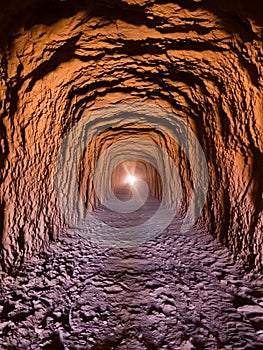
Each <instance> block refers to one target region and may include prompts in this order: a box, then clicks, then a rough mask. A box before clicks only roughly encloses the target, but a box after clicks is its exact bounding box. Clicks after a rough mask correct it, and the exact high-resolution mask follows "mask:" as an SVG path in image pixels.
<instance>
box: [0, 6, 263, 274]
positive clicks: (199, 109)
mask: <svg viewBox="0 0 263 350" xmlns="http://www.w3.org/2000/svg"><path fill="white" fill-rule="evenodd" d="M213 3H214V2H212V1H208V2H206V3H205V4H204V5H203V2H202V1H201V2H196V1H186V2H183V1H178V2H177V3H174V4H172V3H169V2H167V3H166V2H165V1H143V0H137V1H135V0H134V1H133V0H123V1H121V0H119V1H114V2H112V3H110V4H111V5H109V4H108V3H107V2H102V1H96V2H94V3H93V4H92V5H88V4H85V2H82V3H81V2H79V3H78V5H76V4H74V2H73V1H65V2H62V3H60V2H55V1H49V2H44V1H40V2H39V4H36V2H35V3H34V4H33V2H32V3H31V2H30V1H27V2H22V3H21V2H19V3H16V2H13V3H12V2H11V3H10V4H8V5H4V6H5V7H4V11H3V12H2V14H1V15H2V21H1V22H2V23H1V31H2V33H3V36H2V38H1V47H2V49H1V52H2V53H1V68H0V69H1V70H0V87H1V90H0V91H1V104H0V110H1V115H2V116H1V119H0V123H1V128H0V130H1V155H0V156H1V203H0V204H1V207H0V208H1V209H0V210H1V212H0V213H1V250H2V254H1V265H2V267H3V268H6V267H10V266H13V265H16V264H19V263H20V262H21V261H22V260H23V259H24V258H27V257H29V256H31V255H32V254H33V253H35V252H36V251H38V250H40V249H42V248H43V247H44V246H46V245H47V244H48V242H49V241H50V240H54V239H56V237H57V235H58V233H59V230H60V229H61V228H62V227H63V226H64V221H63V217H62V215H61V214H60V212H59V209H58V207H57V202H56V196H55V193H54V186H53V181H52V179H53V175H54V165H55V161H56V155H57V153H58V150H59V147H60V145H61V142H62V139H63V137H64V136H65V134H66V133H67V132H68V131H69V130H70V128H71V127H72V126H73V125H74V124H75V123H76V122H78V121H79V120H81V119H82V118H83V116H86V115H88V113H89V112H90V111H91V110H95V109H97V108H102V107H107V106H109V105H111V104H116V103H118V102H128V103H129V102H143V103H146V104H152V105H157V106H161V107H164V108H166V109H167V110H169V111H172V112H174V113H175V114H176V115H177V116H179V117H180V118H181V119H182V120H183V121H185V122H186V123H187V125H189V126H190V127H191V129H192V130H193V131H194V133H195V134H196V136H197V137H198V139H199V141H200V143H201V145H202V147H203V150H204V152H205V155H206V158H207V162H208V167H209V176H210V184H209V194H208V199H207V205H206V207H205V209H204V212H203V215H202V217H201V218H200V220H199V224H200V225H204V226H205V227H206V228H208V229H209V230H210V231H211V233H212V234H213V235H214V236H215V237H217V238H218V239H220V240H221V241H222V242H223V243H224V244H225V245H226V246H227V247H229V249H230V250H231V251H232V252H233V253H234V254H235V255H239V256H241V257H243V258H244V259H245V260H246V261H247V262H248V263H249V265H250V266H251V267H256V268H257V269H261V268H262V266H263V261H262V259H263V248H262V247H263V233H262V225H263V208H262V192H263V183H262V171H263V154H262V153H263V142H262V140H263V117H262V115H263V114H262V113H263V107H262V84H263V78H262V77H263V75H262V74H263V68H262V51H263V50H262V21H261V18H260V17H259V16H260V14H259V13H258V12H259V11H258V10H257V6H258V5H257V4H256V3H255V5H254V3H253V4H252V3H250V5H249V6H247V5H246V2H245V1H243V2H240V4H239V6H238V7H237V6H236V7H234V6H232V2H231V1H228V2H222V4H221V3H220V5H219V4H218V5H214V4H213ZM18 14H19V15H18ZM126 127H127V126H126ZM122 128H125V121H124V122H123V125H122ZM121 131H122V130H120V132H118V131H116V132H115V133H114V132H113V131H112V130H109V131H108V134H107V133H105V134H104V135H102V136H101V137H99V138H98V139H96V140H94V144H93V147H94V149H95V150H96V149H97V150H98V149H101V148H102V147H105V142H106V141H105V140H107V138H108V140H109V138H110V139H111V140H110V141H107V142H109V144H110V143H114V142H116V141H118V140H120V139H121V138H122V137H123V136H121V135H122V132H121ZM111 132H112V135H111ZM147 132H148V135H152V136H151V137H152V138H153V139H154V140H156V142H157V143H158V144H160V145H162V147H166V149H167V150H168V151H169V152H170V153H171V155H172V156H173V158H174V159H175V160H177V164H178V166H179V168H180V173H181V176H182V178H183V179H184V180H185V181H186V182H187V181H190V180H189V179H190V175H189V169H187V162H186V161H185V159H184V157H183V155H182V154H181V153H180V150H178V148H177V146H176V145H174V144H173V142H172V141H171V140H169V139H166V140H165V139H164V138H163V139H162V136H160V135H158V134H156V133H155V132H154V130H148V131H147ZM128 133H129V130H128ZM130 133H131V134H134V133H136V134H137V135H138V134H141V135H142V137H146V136H145V134H146V132H145V131H143V130H139V129H138V130H136V131H135V130H133V131H130ZM103 145H104V146H103ZM86 156H87V157H86V158H85V157H84V158H85V159H87V160H86V163H85V168H88V167H89V169H90V171H89V172H88V173H87V174H90V173H92V171H93V167H94V164H95V161H96V152H88V151H87V152H86ZM180 164H181V165H180ZM86 180H87V179H86ZM89 186H92V185H89ZM156 186H157V185H156ZM158 186H159V185H158ZM151 187H153V184H152V185H151ZM188 187H189V186H188V185H186V187H185V191H184V195H185V196H186V195H187V193H188V190H187V188H188ZM92 190H93V189H92V188H89V189H88V192H89V191H90V199H89V204H88V205H89V207H90V209H92V207H93V206H94V205H96V203H95V202H96V198H95V196H94V195H93V194H92ZM160 193H161V191H160V189H159V188H158V189H157V188H156V191H155V195H156V196H157V197H158V196H160ZM185 203H187V198H185Z"/></svg>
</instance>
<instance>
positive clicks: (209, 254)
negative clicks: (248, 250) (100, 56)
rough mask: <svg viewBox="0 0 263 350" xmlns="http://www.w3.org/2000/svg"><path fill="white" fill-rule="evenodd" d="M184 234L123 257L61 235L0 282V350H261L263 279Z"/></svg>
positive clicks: (197, 235)
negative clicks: (45, 249)
mask: <svg viewBox="0 0 263 350" xmlns="http://www.w3.org/2000/svg"><path fill="white" fill-rule="evenodd" d="M97 214H98V215H99V216H103V215H104V216H105V217H106V216H107V219H108V221H110V222H111V223H114V221H115V222H116V224H117V223H119V224H120V221H121V217H117V216H116V215H113V214H112V213H107V212H106V211H105V210H103V208H101V209H100V210H99V211H98V213H97ZM137 214H138V213H137ZM137 214H136V213H135V214H134V215H135V216H136V215H137ZM148 214H149V212H148ZM109 218H110V220H109ZM134 218H135V217H134ZM133 224H134V222H133ZM120 226H122V225H120ZM179 226H180V220H174V222H173V223H172V224H171V225H170V226H169V228H168V229H166V230H165V232H163V234H161V235H160V236H159V237H157V238H156V239H154V240H152V241H149V242H148V243H146V244H144V245H142V246H140V247H137V248H125V249H124V248H123V249H117V248H114V249H113V248H102V247H99V246H96V245H95V244H94V243H91V242H88V241H87V240H85V239H84V238H83V237H81V236H80V235H78V234H75V235H72V234H69V233H66V232H64V233H63V234H62V235H61V237H60V239H59V240H58V241H57V242H55V243H53V244H52V245H51V246H50V248H49V249H48V250H47V251H45V252H43V253H41V254H39V255H38V256H35V257H34V258H33V259H31V260H30V261H28V262H27V263H25V264H24V265H23V266H22V267H21V268H20V269H19V271H17V273H16V274H15V275H12V276H7V275H3V276H2V281H1V288H0V305H1V306H0V312H1V323H0V349H21V350H22V349H45V350H48V349H56V350H59V349H78V350H80V349H82V350H84V349H86V350H88V349H89V350H102V349H104V350H106V349H114V350H115V349H116V350H124V349H125V350H146V349H148V350H155V349H162V350H168V349H171V350H175V349H180V350H190V349H209V350H212V349H240V350H241V349H242V350H244V349H246V350H248V349H263V280H262V279H260V277H259V276H256V275H255V274H252V273H247V272H246V271H245V269H244V267H243V266H242V264H241V262H234V260H233V258H232V257H231V255H230V254H229V253H228V251H227V250H226V249H225V248H224V247H223V246H222V245H220V244H219V243H217V242H215V241H214V240H213V239H212V237H211V236H210V235H209V234H207V233H205V232H203V231H201V230H199V229H193V230H191V231H190V232H188V233H185V234H181V233H179Z"/></svg>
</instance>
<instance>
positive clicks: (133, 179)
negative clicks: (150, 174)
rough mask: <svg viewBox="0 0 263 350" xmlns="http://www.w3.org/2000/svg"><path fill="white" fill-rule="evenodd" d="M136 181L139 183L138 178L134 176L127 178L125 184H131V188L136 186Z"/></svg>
mask: <svg viewBox="0 0 263 350" xmlns="http://www.w3.org/2000/svg"><path fill="white" fill-rule="evenodd" d="M136 181H137V178H136V177H135V176H132V175H129V176H127V177H126V179H125V183H126V184H129V185H131V186H133V185H135V183H136Z"/></svg>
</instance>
